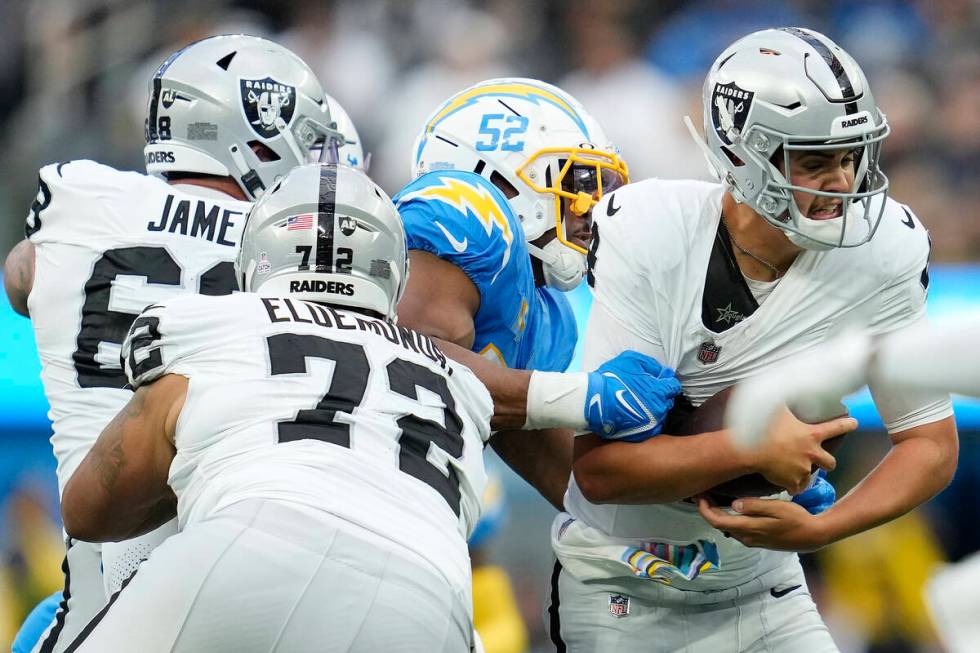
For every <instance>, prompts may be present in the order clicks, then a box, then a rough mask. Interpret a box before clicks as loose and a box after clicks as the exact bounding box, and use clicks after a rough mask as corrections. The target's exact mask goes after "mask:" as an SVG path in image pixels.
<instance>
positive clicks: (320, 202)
mask: <svg viewBox="0 0 980 653" xmlns="http://www.w3.org/2000/svg"><path fill="white" fill-rule="evenodd" d="M235 275H236V277H237V278H238V283H239V287H240V288H241V289H242V290H244V291H246V292H259V293H262V294H263V295H269V296H277V297H295V298H297V299H306V300H311V301H318V302H324V303H327V304H334V305H339V306H350V307H354V308H360V309H368V310H372V311H375V312H377V313H379V314H380V315H383V316H384V317H386V318H388V319H389V320H394V318H395V307H396V306H397V305H398V300H399V299H400V298H401V295H402V292H403V291H404V290H405V281H406V280H407V279H408V252H407V250H406V248H405V229H404V227H403V226H402V221H401V218H400V217H399V216H398V211H397V210H396V209H395V207H394V205H393V204H392V203H391V200H390V199H389V198H388V196H387V195H386V194H385V192H384V191H383V190H381V189H380V188H379V187H378V186H377V184H375V183H374V182H373V181H371V179H370V178H368V176H367V175H365V174H364V173H363V172H361V171H360V170H357V169H355V168H351V167H349V166H343V165H336V164H332V163H329V164H323V163H317V164H311V165H304V166H301V167H298V168H295V169H293V170H292V171H291V172H290V173H289V174H288V175H286V177H285V178H284V179H283V180H282V181H280V182H278V183H277V184H276V185H275V186H273V187H272V188H271V189H270V190H269V191H268V192H266V193H265V194H263V195H262V197H261V198H259V201H258V202H256V203H255V205H254V206H252V209H251V211H249V213H248V219H247V221H246V223H245V229H244V231H243V233H242V243H241V248H240V249H239V251H238V258H237V259H236V260H235Z"/></svg>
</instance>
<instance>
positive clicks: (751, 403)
mask: <svg viewBox="0 0 980 653" xmlns="http://www.w3.org/2000/svg"><path fill="white" fill-rule="evenodd" d="M870 351H871V339H870V336H868V335H867V334H865V333H855V334H847V335H845V336H842V337H840V338H837V339H835V340H834V341H833V342H832V343H827V344H825V345H821V346H820V347H818V348H816V349H814V350H812V351H809V352H807V353H805V354H803V355H801V356H797V357H792V358H790V359H788V360H786V361H784V362H782V363H779V364H777V365H775V366H774V367H773V368H772V369H770V370H768V371H766V372H765V373H763V374H761V375H760V376H756V377H753V378H751V379H747V380H745V381H742V382H740V383H739V384H738V386H737V387H736V388H735V392H734V394H733V395H732V397H731V400H730V401H729V402H728V405H727V407H726V409H725V426H726V427H727V428H729V429H731V433H732V439H733V441H734V442H735V444H736V445H739V446H741V447H745V448H751V447H755V446H760V445H761V444H762V443H763V442H765V441H766V440H767V439H768V438H770V437H772V433H773V424H774V422H775V421H776V418H777V417H778V414H779V412H780V410H781V409H782V408H783V406H785V405H789V406H791V407H792V408H793V412H794V413H795V414H797V415H799V416H800V417H802V418H803V419H805V420H806V421H808V422H819V421H823V420H825V419H828V418H830V417H834V416H836V415H840V414H842V413H844V412H846V409H845V408H844V406H843V405H841V403H840V402H841V398H842V397H844V396H846V395H848V394H850V393H852V392H854V391H855V390H857V389H858V388H860V387H861V386H862V385H863V384H864V383H865V382H866V381H867V368H868V358H869V356H870Z"/></svg>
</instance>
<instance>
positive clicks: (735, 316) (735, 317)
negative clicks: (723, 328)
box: [717, 302, 745, 324]
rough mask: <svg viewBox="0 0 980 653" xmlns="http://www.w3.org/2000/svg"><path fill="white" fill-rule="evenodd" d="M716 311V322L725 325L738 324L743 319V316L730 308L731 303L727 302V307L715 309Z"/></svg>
mask: <svg viewBox="0 0 980 653" xmlns="http://www.w3.org/2000/svg"><path fill="white" fill-rule="evenodd" d="M717 311H718V321H719V322H724V323H725V324H738V323H739V322H741V321H742V320H744V319H745V316H744V315H742V314H741V313H739V312H738V311H736V310H735V309H734V308H732V303H731V302H728V306H725V307H723V308H719V309H717Z"/></svg>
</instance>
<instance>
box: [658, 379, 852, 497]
mask: <svg viewBox="0 0 980 653" xmlns="http://www.w3.org/2000/svg"><path fill="white" fill-rule="evenodd" d="M734 389H735V386H729V387H727V388H725V389H724V390H720V391H719V392H717V393H716V394H714V395H712V396H711V397H709V398H708V399H707V400H706V401H705V402H704V403H703V404H701V405H700V406H698V407H697V408H695V407H694V406H693V405H692V404H691V402H690V401H688V400H687V399H686V398H685V397H684V396H683V395H680V396H679V397H678V398H677V399H675V400H674V407H673V408H672V409H671V411H670V412H669V413H668V414H667V418H666V419H665V420H664V428H663V433H665V434H667V435H696V434H698V433H707V432H709V431H719V430H721V429H723V428H724V427H725V426H724V424H725V406H726V405H727V404H728V400H729V399H730V398H731V395H732V391H733V390H734ZM843 441H844V436H843V435H839V436H837V437H835V438H831V439H829V440H825V441H824V443H823V448H824V449H826V450H827V451H828V452H829V453H831V454H833V453H834V452H836V451H837V449H838V448H839V447H840V445H841V444H842V443H843ZM782 489H783V488H781V487H778V486H776V485H773V484H772V483H770V482H769V481H767V480H766V478H765V477H764V476H763V475H762V474H746V475H744V476H739V477H738V478H733V479H732V480H730V481H726V482H724V483H721V484H719V485H716V486H715V487H713V488H711V489H710V490H709V491H708V494H709V495H710V496H711V498H712V499H713V500H714V501H715V503H717V504H718V505H725V506H727V505H730V504H731V502H732V500H734V499H737V498H739V497H764V496H768V495H770V494H775V493H777V492H781V491H782Z"/></svg>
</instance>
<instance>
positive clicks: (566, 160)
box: [394, 78, 679, 508]
mask: <svg viewBox="0 0 980 653" xmlns="http://www.w3.org/2000/svg"><path fill="white" fill-rule="evenodd" d="M412 154H413V158H412V172H413V175H414V176H415V177H416V179H415V180H414V181H412V182H411V183H409V184H408V185H407V186H406V187H405V188H404V189H402V190H401V191H400V192H399V193H398V194H397V195H396V196H395V198H394V199H395V204H396V206H397V207H398V210H399V212H400V213H401V216H402V219H403V220H404V222H405V230H406V232H407V234H408V248H409V258H410V260H411V262H412V278H411V279H410V280H409V283H408V288H407V289H406V292H405V297H404V298H403V299H402V302H401V305H400V306H399V309H398V317H399V320H400V323H401V324H405V325H408V326H411V327H412V328H415V329H418V330H419V331H422V332H423V333H426V334H428V335H430V336H433V337H436V338H439V339H440V340H441V341H445V342H448V343H452V344H453V345H457V346H458V347H460V348H463V349H466V350H472V351H473V352H475V353H476V354H479V355H480V356H482V357H483V358H484V359H486V361H489V362H491V363H493V364H496V365H499V366H501V367H508V368H518V369H529V370H535V372H534V374H533V375H532V376H530V382H529V384H530V387H529V388H528V407H529V410H532V413H531V414H530V415H528V419H527V420H526V422H525V423H524V424H519V423H518V424H514V425H513V426H518V427H520V426H524V427H525V428H535V427H542V426H567V427H570V428H589V424H587V423H586V418H590V419H591V422H592V429H593V430H595V431H597V432H599V433H603V434H607V431H605V430H604V429H603V428H602V424H599V423H596V422H597V421H601V420H602V419H608V416H609V414H610V411H614V410H617V409H619V407H618V404H617V403H616V402H615V401H613V402H606V403H605V404H603V405H602V406H598V405H592V406H590V407H589V408H585V406H586V402H587V401H588V397H592V396H594V395H595V393H594V392H592V391H589V392H586V387H585V382H584V375H558V374H549V373H554V372H563V371H564V370H565V369H566V367H567V366H568V364H569V362H570V361H571V358H572V353H573V350H574V348H575V343H576V340H577V337H578V334H577V331H576V326H575V320H574V316H573V315H572V311H571V307H570V305H569V303H568V300H567V299H566V298H565V297H564V294H563V293H562V292H561V291H564V290H570V289H572V288H574V287H575V286H576V285H577V284H578V283H579V282H580V281H581V280H582V277H583V275H584V273H585V255H586V247H587V246H588V243H589V240H590V238H591V215H590V214H591V210H592V207H593V206H594V205H595V203H596V201H597V200H598V199H599V198H601V197H602V196H603V195H604V194H607V193H610V192H612V191H613V190H615V189H616V188H618V187H619V186H621V185H623V184H624V183H626V182H628V180H629V175H628V171H627V167H626V164H625V163H624V162H623V161H622V160H621V159H620V158H619V155H618V154H617V149H616V148H615V146H614V145H613V144H612V143H610V142H609V139H608V138H607V137H606V136H605V134H604V132H603V131H602V128H601V127H600V126H599V125H598V124H597V123H596V122H595V120H594V119H593V118H592V117H591V116H590V115H589V114H588V112H587V111H586V110H585V109H584V108H583V107H582V106H581V105H580V104H579V103H578V102H577V101H576V100H575V99H574V98H572V97H571V96H569V95H568V94H567V93H565V92H564V91H562V90H561V89H559V88H556V87H554V86H551V85H549V84H545V83H543V82H540V81H537V80H533V79H523V78H508V79H492V80H487V81H484V82H480V83H479V84H476V85H474V86H472V87H470V88H467V89H464V90H463V91H460V92H459V93H457V94H456V95H454V96H452V97H451V98H449V99H448V100H447V101H446V102H444V103H443V104H442V105H441V106H439V107H438V108H436V110H435V111H433V113H432V114H431V115H430V116H429V118H428V119H427V120H426V121H425V124H424V125H423V127H422V130H421V131H420V133H419V135H418V137H417V138H416V142H415V147H414V150H413V153H412ZM449 349H450V350H451V351H455V350H454V349H453V348H452V347H451V346H449ZM472 358H475V357H471V359H470V362H468V363H467V364H470V365H471V366H472V367H474V369H481V368H485V367H487V365H486V364H484V365H481V364H480V361H479V360H478V359H477V360H476V361H473V360H472ZM648 363H649V365H650V366H651V367H650V371H651V381H652V382H651V384H650V387H649V389H650V392H651V396H650V397H649V403H648V406H652V407H653V412H652V417H653V418H654V423H656V424H658V426H659V420H660V419H662V417H663V414H664V413H665V412H666V410H667V409H669V407H670V402H671V401H672V398H673V395H674V394H675V393H676V392H677V391H678V390H679V386H678V385H677V384H676V381H675V380H674V379H673V374H672V372H671V371H670V370H662V369H661V368H660V366H659V365H658V364H657V363H656V361H652V360H651V361H648ZM658 376H661V377H662V380H661V381H657V377H658ZM481 378H484V377H482V376H481ZM612 378H615V377H612ZM484 380H485V381H486V380H487V379H486V378H484ZM489 385H490V387H491V391H492V392H494V398H495V400H496V399H497V392H495V388H494V385H493V384H492V383H489ZM537 398H542V399H547V400H548V401H552V402H554V403H555V405H554V406H553V407H551V408H550V410H549V411H548V414H547V415H536V414H534V413H533V410H534V409H535V407H536V406H539V405H541V402H538V401H537ZM597 403H598V402H595V404H597ZM603 410H605V411H606V417H605V418H604V417H603V412H602V411H603ZM619 410H621V409H619ZM497 412H498V413H499V412H500V411H499V409H498V411H497ZM556 421H557V422H558V423H557V424H556ZM500 425H501V424H499V422H495V426H500ZM647 426H648V425H647V424H644V425H643V427H642V428H641V429H634V432H636V431H640V430H646V428H647ZM629 435H630V433H629V432H620V433H619V435H618V437H629ZM493 446H494V448H495V449H496V450H497V452H498V453H499V454H500V455H501V456H502V457H503V458H504V460H506V461H507V462H508V464H510V465H511V467H513V468H514V469H515V470H516V471H518V473H520V474H521V475H522V476H524V478H526V479H527V480H528V481H530V482H531V483H532V484H533V485H535V487H537V488H538V489H539V490H540V491H541V492H542V494H543V495H544V496H545V497H546V498H547V499H548V500H549V501H550V502H551V503H552V504H553V505H555V506H556V507H559V508H560V507H561V505H562V496H563V495H564V492H565V488H566V486H567V483H568V473H569V471H570V465H571V438H570V435H569V434H568V432H567V431H564V430H554V429H553V430H549V431H542V432H541V433H539V434H537V435H536V436H535V437H534V438H527V437H525V435H524V434H521V433H518V432H511V433H505V432H500V433H498V434H497V436H496V437H495V438H494V440H493Z"/></svg>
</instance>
